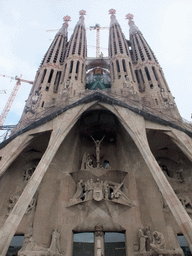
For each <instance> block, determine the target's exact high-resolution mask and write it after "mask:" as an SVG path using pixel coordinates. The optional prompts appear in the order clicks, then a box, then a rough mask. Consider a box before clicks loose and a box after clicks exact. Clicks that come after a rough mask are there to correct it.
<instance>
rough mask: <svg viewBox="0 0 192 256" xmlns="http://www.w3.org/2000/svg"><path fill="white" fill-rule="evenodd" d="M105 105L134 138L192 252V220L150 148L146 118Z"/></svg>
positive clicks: (117, 107) (126, 110)
mask: <svg viewBox="0 0 192 256" xmlns="http://www.w3.org/2000/svg"><path fill="white" fill-rule="evenodd" d="M103 105H105V106H106V107H107V108H108V109H110V110H111V111H112V112H113V113H115V114H116V115H117V116H118V117H119V120H120V122H121V123H122V125H123V126H124V128H125V129H126V130H127V132H128V133H129V135H130V136H131V137H132V139H133V141H134V142H135V144H136V146H137V147H138V149H139V151H140V153H141V155H142V156H143V159H144V161H145V162H146V164H147V166H148V168H149V170H150V172H151V174H152V176H153V178H154V180H155V181H156V184H157V186H158V187H159V189H160V191H161V193H162V195H163V197H164V199H165V201H166V202H167V204H168V206H169V208H170V210H171V212H172V214H173V216H174V218H175V220H176V222H177V224H178V225H179V227H180V228H181V231H182V233H183V235H184V237H185V239H186V241H187V243H188V245H189V247H190V249H191V251H192V220H191V218H190V217H189V215H188V214H187V212H186V211H185V209H184V208H183V206H182V204H181V202H180V201H179V199H178V197H177V196H176V194H175V193H174V191H173V189H172V187H171V185H170V184H169V182H168V181H167V179H166V177H165V175H164V174H163V172H162V170H161V168H160V166H159V165H158V163H157V161H156V160H155V158H154V156H153V154H152V152H151V150H150V148H149V144H148V141H147V136H146V130H145V120H144V118H143V117H142V116H139V115H137V114H135V113H133V112H131V111H130V110H128V109H123V108H121V107H119V106H115V108H114V107H112V106H110V107H108V106H107V105H106V104H103Z"/></svg>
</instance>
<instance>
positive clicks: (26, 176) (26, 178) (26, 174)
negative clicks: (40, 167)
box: [23, 167, 35, 181]
mask: <svg viewBox="0 0 192 256" xmlns="http://www.w3.org/2000/svg"><path fill="white" fill-rule="evenodd" d="M34 171H35V167H31V168H29V169H27V170H25V172H24V174H23V178H24V181H29V179H30V178H31V176H32V174H33V173H34Z"/></svg>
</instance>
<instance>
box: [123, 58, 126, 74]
mask: <svg viewBox="0 0 192 256" xmlns="http://www.w3.org/2000/svg"><path fill="white" fill-rule="evenodd" d="M122 64H123V71H124V72H127V69H126V63H125V60H124V59H123V60H122Z"/></svg>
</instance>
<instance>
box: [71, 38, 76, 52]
mask: <svg viewBox="0 0 192 256" xmlns="http://www.w3.org/2000/svg"><path fill="white" fill-rule="evenodd" d="M75 47H76V41H75V42H74V44H73V51H72V54H75Z"/></svg>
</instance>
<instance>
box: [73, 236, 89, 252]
mask: <svg viewBox="0 0 192 256" xmlns="http://www.w3.org/2000/svg"><path fill="white" fill-rule="evenodd" d="M82 255H83V256H94V233H93V232H85V233H74V235H73V256H82Z"/></svg>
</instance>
